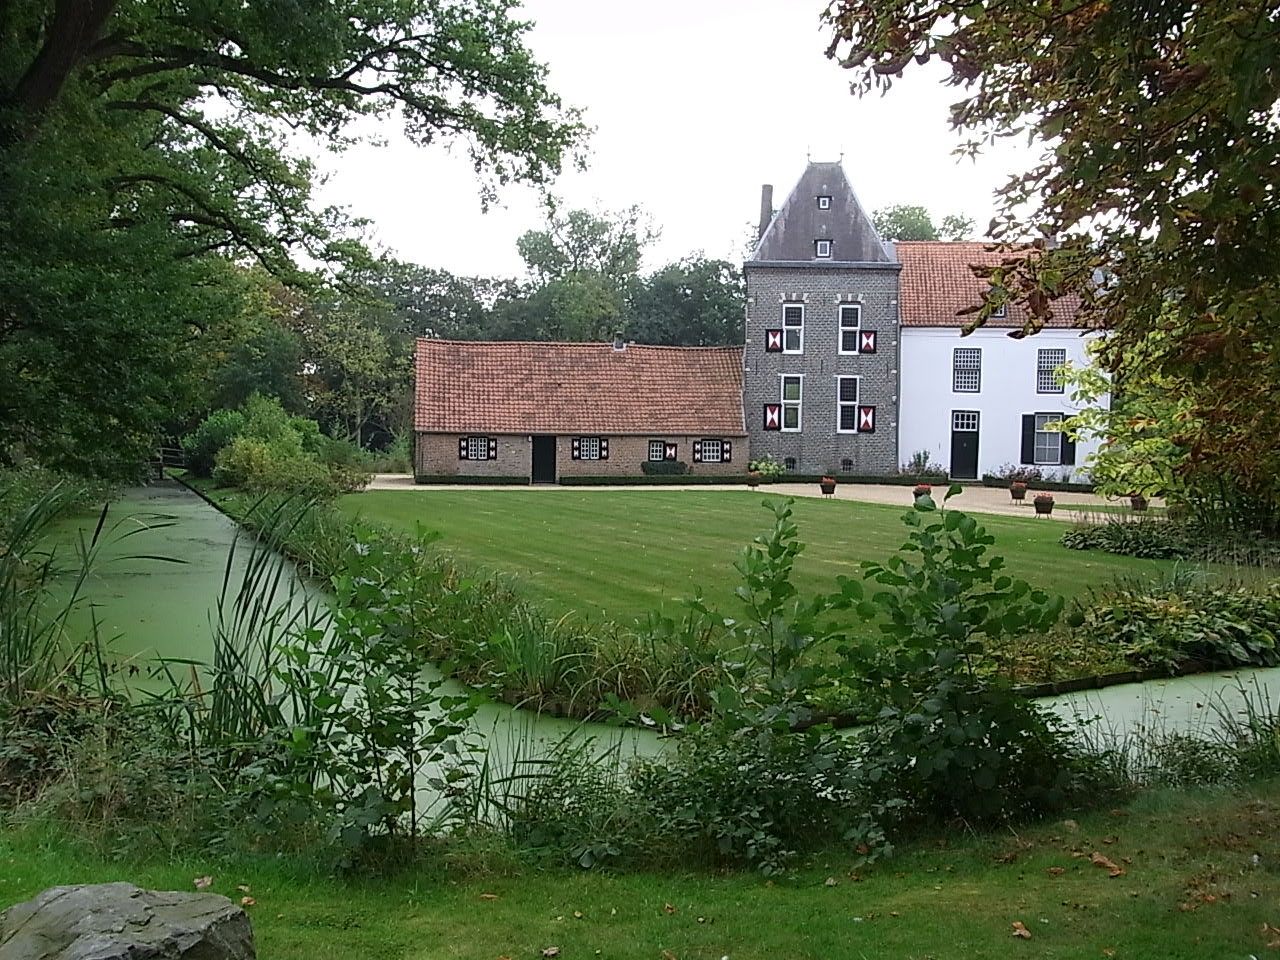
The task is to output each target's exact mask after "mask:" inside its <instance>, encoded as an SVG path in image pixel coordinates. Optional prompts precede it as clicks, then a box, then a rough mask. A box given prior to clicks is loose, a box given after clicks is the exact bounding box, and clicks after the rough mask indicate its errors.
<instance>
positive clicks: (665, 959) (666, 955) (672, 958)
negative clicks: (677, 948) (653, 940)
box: [662, 950, 676, 960]
mask: <svg viewBox="0 0 1280 960" xmlns="http://www.w3.org/2000/svg"><path fill="white" fill-rule="evenodd" d="M662 960H676V955H675V954H674V953H672V952H671V951H670V950H663V951H662Z"/></svg>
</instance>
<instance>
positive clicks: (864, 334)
mask: <svg viewBox="0 0 1280 960" xmlns="http://www.w3.org/2000/svg"><path fill="white" fill-rule="evenodd" d="M858 352H859V353H875V352H876V332H875V331H874V330H861V331H859V332H858Z"/></svg>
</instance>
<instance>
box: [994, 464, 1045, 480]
mask: <svg viewBox="0 0 1280 960" xmlns="http://www.w3.org/2000/svg"><path fill="white" fill-rule="evenodd" d="M995 475H996V477H998V478H999V479H1001V480H1021V481H1022V482H1023V483H1034V482H1036V481H1037V480H1043V479H1044V472H1043V471H1042V470H1041V469H1040V468H1039V467H1029V466H1025V465H1015V464H1012V463H1006V464H1004V465H1003V466H1002V467H1000V468H999V469H998V470H997V471H996V473H995Z"/></svg>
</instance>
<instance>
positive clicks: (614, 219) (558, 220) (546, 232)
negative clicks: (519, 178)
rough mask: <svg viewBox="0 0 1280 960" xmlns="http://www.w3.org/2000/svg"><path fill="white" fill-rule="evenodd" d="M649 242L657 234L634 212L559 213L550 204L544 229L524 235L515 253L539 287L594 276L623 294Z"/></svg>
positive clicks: (552, 204)
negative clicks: (584, 275) (589, 275)
mask: <svg viewBox="0 0 1280 960" xmlns="http://www.w3.org/2000/svg"><path fill="white" fill-rule="evenodd" d="M655 239H657V233H656V232H655V231H654V230H653V228H652V227H651V226H650V225H649V223H648V220H647V218H646V217H645V215H644V213H643V212H642V211H641V210H640V208H639V207H634V206H633V207H629V208H628V209H626V210H620V211H618V212H616V213H608V212H606V213H594V212H592V211H590V210H570V211H568V212H567V213H561V212H560V210H559V208H558V206H557V204H556V203H555V201H550V202H549V204H548V207H547V222H546V225H545V226H544V227H543V229H541V230H529V231H527V232H526V233H525V234H524V235H522V236H521V237H520V239H519V240H518V241H516V249H517V250H518V251H519V252H520V257H521V258H522V259H523V260H524V262H525V265H526V266H527V267H528V268H529V274H530V276H532V277H533V278H534V279H535V280H536V281H537V282H539V283H542V284H546V283H550V282H551V281H555V280H568V279H572V278H574V277H577V276H581V275H583V274H598V275H599V276H600V277H602V278H604V280H605V281H606V282H607V283H609V284H610V285H612V286H613V287H615V288H617V289H618V290H623V291H625V290H626V289H627V288H628V287H629V286H630V285H631V283H632V282H634V280H635V279H636V276H637V275H638V274H639V272H640V258H641V256H642V255H643V253H644V248H645V247H647V246H648V245H649V244H650V243H652V242H653V241H654V240H655Z"/></svg>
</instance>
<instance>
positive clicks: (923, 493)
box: [911, 483, 933, 499]
mask: <svg viewBox="0 0 1280 960" xmlns="http://www.w3.org/2000/svg"><path fill="white" fill-rule="evenodd" d="M911 496H912V498H913V499H914V498H916V497H930V496H933V487H931V486H930V485H929V484H927V483H917V484H916V485H915V486H914V487H913V488H912V490H911Z"/></svg>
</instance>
